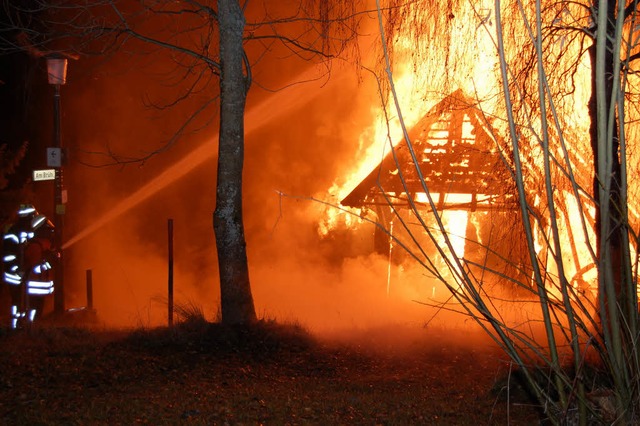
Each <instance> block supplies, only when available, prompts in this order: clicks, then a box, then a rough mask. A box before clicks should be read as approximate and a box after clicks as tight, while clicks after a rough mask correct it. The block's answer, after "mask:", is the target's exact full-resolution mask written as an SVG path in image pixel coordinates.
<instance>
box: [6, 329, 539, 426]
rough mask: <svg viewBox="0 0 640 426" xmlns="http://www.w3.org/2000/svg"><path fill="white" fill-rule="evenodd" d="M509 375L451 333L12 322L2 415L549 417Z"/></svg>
mask: <svg viewBox="0 0 640 426" xmlns="http://www.w3.org/2000/svg"><path fill="white" fill-rule="evenodd" d="M401 334H402V335H403V336H402V337H403V338H402V339H400V338H399V337H400V335H401ZM458 339H459V336H458ZM465 340H466V339H465ZM508 377H509V376H508V363H507V362H506V361H505V357H504V355H502V354H501V353H500V352H499V351H498V350H497V349H495V348H493V347H491V346H489V345H485V344H481V343H479V344H475V345H473V346H463V345H462V344H459V343H456V340H455V339H453V338H452V337H451V336H450V335H449V334H448V333H445V332H443V331H439V332H438V331H434V332H427V331H424V330H422V333H421V334H418V335H415V336H414V337H411V336H409V335H408V334H406V333H401V332H400V331H399V330H397V329H394V328H389V329H387V330H375V331H368V332H360V333H359V334H358V335H357V336H349V337H348V338H347V337H346V335H345V336H343V337H342V338H341V339H337V340H334V341H332V342H328V341H320V340H317V339H314V338H312V337H310V336H309V335H308V334H307V333H306V332H305V331H304V330H302V329H300V328H299V327H295V326H285V325H279V324H277V323H273V322H262V323H260V324H258V325H256V326H253V327H250V328H247V327H239V328H229V327H223V326H221V325H220V324H211V323H207V322H204V321H190V322H187V323H184V324H180V325H178V326H176V327H174V328H173V329H166V328H164V329H153V330H137V331H133V332H131V331H129V332H113V331H106V330H102V331H96V330H86V329H78V328H53V327H39V328H33V329H32V330H30V331H26V330H21V331H18V332H9V331H7V330H4V331H1V332H0V424H7V425H37V424H42V425H48V424H51V425H54V424H55V425H58V424H60V425H74V424H78V425H102V424H104V425H117V424H121V425H131V424H137V423H143V424H153V425H164V424H166V425H173V424H196V425H198V424H203V425H204V424H206V425H218V424H219V425H226V424H229V425H236V424H244V425H257V424H267V425H285V424H289V425H298V424H301V425H302V424H317V425H329V424H341V425H346V424H364V425H409V424H425V425H432V424H433V425H506V424H511V425H530V424H536V423H537V422H538V415H537V414H536V411H535V410H534V408H533V407H532V406H530V405H528V404H526V400H524V399H522V398H520V399H518V398H517V396H514V395H510V396H509V398H508V399H507V393H506V389H505V385H506V384H507V378H508Z"/></svg>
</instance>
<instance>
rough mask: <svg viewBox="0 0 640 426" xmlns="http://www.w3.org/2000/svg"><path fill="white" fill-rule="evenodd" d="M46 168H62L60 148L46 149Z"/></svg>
mask: <svg viewBox="0 0 640 426" xmlns="http://www.w3.org/2000/svg"><path fill="white" fill-rule="evenodd" d="M47 166H49V167H62V148H47Z"/></svg>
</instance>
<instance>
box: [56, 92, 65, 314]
mask: <svg viewBox="0 0 640 426" xmlns="http://www.w3.org/2000/svg"><path fill="white" fill-rule="evenodd" d="M54 89H55V91H54V94H53V142H54V147H56V148H62V141H61V139H60V85H59V84H55V85H54ZM61 161H62V160H61ZM62 184H63V182H62V164H60V167H58V168H56V178H55V182H54V193H53V213H54V214H53V224H54V226H55V247H56V249H57V250H58V257H57V264H56V265H55V291H54V293H53V309H54V312H55V313H56V314H57V315H61V314H63V313H64V311H65V306H64V257H63V253H62V241H63V239H62V235H63V226H64V223H63V216H62V215H63V214H64V204H63V200H62Z"/></svg>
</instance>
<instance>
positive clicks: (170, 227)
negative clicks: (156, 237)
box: [167, 219, 173, 327]
mask: <svg viewBox="0 0 640 426" xmlns="http://www.w3.org/2000/svg"><path fill="white" fill-rule="evenodd" d="M167 225H168V229H167V232H168V237H169V238H168V239H169V241H168V243H169V258H168V263H169V264H168V274H169V277H168V278H169V279H168V281H169V282H168V289H167V290H168V298H167V299H168V303H167V304H168V306H169V312H168V318H169V327H172V326H173V219H169V221H168V224H167Z"/></svg>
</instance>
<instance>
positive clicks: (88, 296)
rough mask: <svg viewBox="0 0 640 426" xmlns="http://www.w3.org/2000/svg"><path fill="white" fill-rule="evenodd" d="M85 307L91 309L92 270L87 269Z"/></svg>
mask: <svg viewBox="0 0 640 426" xmlns="http://www.w3.org/2000/svg"><path fill="white" fill-rule="evenodd" d="M86 272H87V309H88V310H90V311H91V310H93V272H92V271H91V269H87V271H86Z"/></svg>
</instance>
